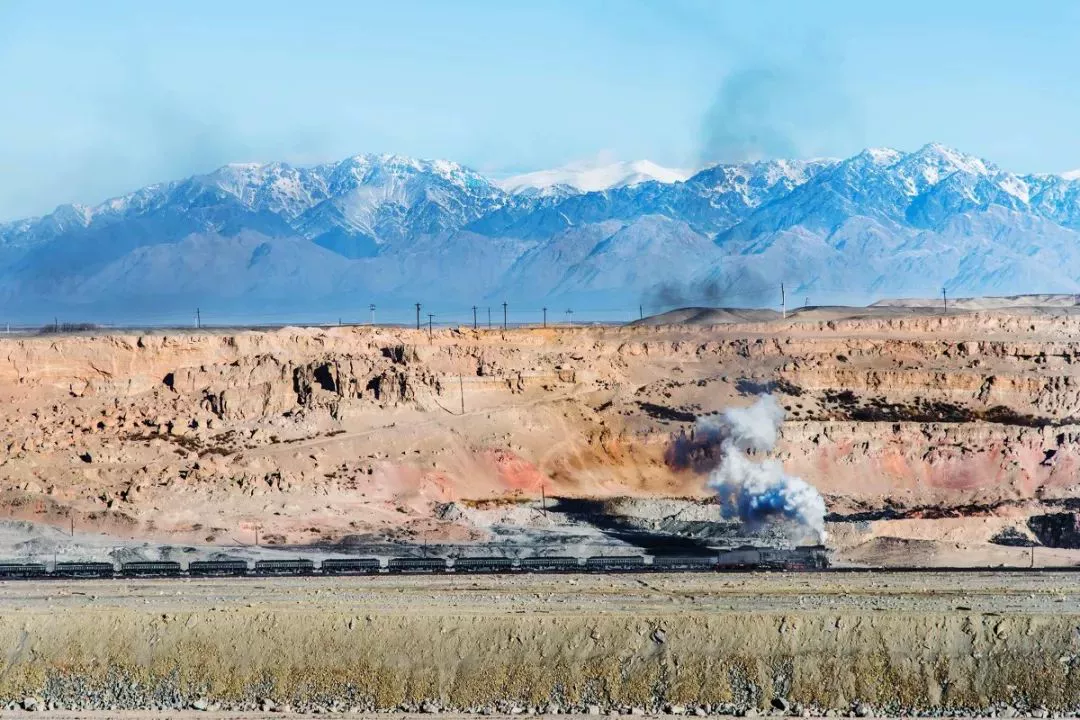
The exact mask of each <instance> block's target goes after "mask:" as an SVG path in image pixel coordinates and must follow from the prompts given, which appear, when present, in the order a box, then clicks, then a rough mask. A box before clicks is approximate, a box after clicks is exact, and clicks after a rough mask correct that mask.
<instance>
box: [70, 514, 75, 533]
mask: <svg viewBox="0 0 1080 720" xmlns="http://www.w3.org/2000/svg"><path fill="white" fill-rule="evenodd" d="M71 537H75V516H74V515H72V516H71Z"/></svg>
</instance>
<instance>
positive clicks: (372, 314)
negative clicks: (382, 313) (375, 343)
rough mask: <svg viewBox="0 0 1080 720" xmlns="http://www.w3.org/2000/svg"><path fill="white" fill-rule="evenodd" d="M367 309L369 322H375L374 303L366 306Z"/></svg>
mask: <svg viewBox="0 0 1080 720" xmlns="http://www.w3.org/2000/svg"><path fill="white" fill-rule="evenodd" d="M367 309H368V310H370V311H371V324H372V325H374V324H375V303H372V304H371V305H368V306H367Z"/></svg>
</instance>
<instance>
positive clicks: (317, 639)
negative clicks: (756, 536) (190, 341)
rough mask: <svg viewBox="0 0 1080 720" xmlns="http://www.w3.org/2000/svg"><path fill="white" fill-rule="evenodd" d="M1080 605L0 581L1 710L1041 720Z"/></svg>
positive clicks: (1044, 582)
mask: <svg viewBox="0 0 1080 720" xmlns="http://www.w3.org/2000/svg"><path fill="white" fill-rule="evenodd" d="M1078 592H1080V591H1078V589H1077V585H1076V582H1075V579H1074V576H1073V575H1072V574H1069V575H1062V574H1055V573H1041V574H1036V573H1030V572H1024V571H1020V572H1016V573H994V572H973V573H965V574H956V573H948V572H944V573H931V572H914V573H901V574H897V573H892V574H883V573H857V574H827V575H823V574H785V573H773V574H768V573H759V574H753V575H715V574H709V573H706V574H689V575H662V574H655V575H613V576H568V575H560V576H535V575H533V576H491V577H483V578H475V577H473V578H461V577H442V578H430V577H426V578H400V577H397V578H395V577H379V578H338V579H335V578H306V579H305V578H296V579H269V580H263V579H247V580H241V581H237V580H235V579H232V580H220V581H219V580H212V581H211V580H208V581H187V582H182V583H178V582H169V581H141V582H134V583H125V582H115V581H85V582H78V583H70V582H54V583H48V584H45V585H42V584H35V583H3V584H0V605H2V606H3V607H4V612H3V613H2V614H0V645H2V646H3V647H5V648H7V649H8V653H7V655H6V656H5V660H4V666H3V673H2V674H0V699H2V700H3V701H4V702H9V703H10V704H11V706H12V707H13V708H14V707H15V706H19V705H22V704H24V701H27V700H28V701H29V704H30V705H32V706H35V707H38V708H40V709H41V710H45V709H47V708H49V707H50V706H51V707H52V708H53V710H54V711H56V710H58V709H63V710H64V711H65V712H71V711H80V712H83V711H86V710H97V711H99V712H101V711H108V710H109V709H110V708H113V709H114V710H125V709H127V710H141V711H143V712H144V713H146V712H151V713H153V712H160V713H170V712H177V711H182V710H191V709H199V710H205V711H207V712H215V711H216V712H219V713H258V712H259V711H268V710H276V711H279V712H294V713H295V712H306V713H313V712H319V713H330V712H337V713H343V714H350V713H372V712H379V711H385V710H395V711H398V712H405V713H407V712H413V713H423V714H432V713H436V712H447V713H459V714H460V713H468V714H476V713H481V714H503V715H518V714H524V713H529V714H537V713H547V714H554V713H570V712H574V713H578V714H601V713H603V714H608V713H611V712H617V713H620V714H625V715H640V714H650V715H655V714H664V713H668V714H688V715H709V714H717V715H734V714H754V713H769V712H774V713H778V714H783V715H796V716H798V715H803V714H807V715H815V716H820V715H824V714H826V713H829V714H836V713H840V714H844V715H847V714H848V713H854V714H857V715H859V716H867V715H876V714H887V715H898V714H908V715H911V714H915V713H923V712H925V713H931V714H935V715H942V714H945V713H949V714H958V715H963V716H970V715H974V714H983V715H987V714H990V713H995V714H999V715H1000V716H1004V717H1010V716H1013V715H1015V714H1017V713H1025V714H1026V713H1031V714H1034V715H1035V716H1037V717H1039V716H1046V714H1048V713H1050V712H1055V713H1059V712H1065V711H1070V712H1071V711H1076V710H1077V709H1080V674H1078V672H1077V669H1076V668H1077V663H1080V639H1078V633H1077V630H1076V628H1077V626H1078V625H1080V595H1078ZM16 712H17V711H16ZM98 716H99V717H100V716H101V715H98ZM226 716H227V715H226Z"/></svg>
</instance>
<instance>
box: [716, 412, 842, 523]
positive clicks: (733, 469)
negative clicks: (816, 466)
mask: <svg viewBox="0 0 1080 720" xmlns="http://www.w3.org/2000/svg"><path fill="white" fill-rule="evenodd" d="M783 421H784V409H783V408H782V407H780V404H779V403H778V402H777V401H776V398H774V397H773V396H772V395H762V396H761V397H759V398H758V401H757V402H756V403H754V404H753V405H751V406H750V407H748V408H736V409H731V410H726V411H724V413H723V414H722V415H719V416H716V417H709V418H701V419H699V420H698V422H697V428H696V433H697V435H698V439H699V440H705V441H706V442H710V443H711V442H716V443H718V444H719V446H720V463H719V464H718V465H717V466H716V467H715V468H714V469H713V470H712V472H711V473H710V474H709V480H708V487H709V489H711V490H713V491H714V492H715V493H716V494H717V496H718V497H719V499H720V507H721V510H722V512H723V513H724V515H725V517H737V518H739V519H740V520H742V521H743V522H744V523H746V525H748V526H749V527H761V526H762V525H764V524H765V523H767V522H770V521H773V520H784V521H788V522H791V523H795V524H797V525H798V526H800V527H802V528H805V529H806V530H807V531H808V532H809V533H811V534H812V535H813V539H814V540H815V541H816V542H818V543H822V542H824V541H825V536H826V534H825V500H824V499H822V497H821V494H820V493H819V492H818V491H817V490H816V489H815V488H814V487H813V486H812V485H810V484H809V483H807V482H806V481H805V480H803V479H802V478H798V477H795V476H793V475H788V474H787V473H785V472H784V466H783V465H782V464H781V463H780V462H779V461H778V460H773V459H764V460H757V459H755V458H753V457H751V456H749V455H747V451H749V450H753V451H756V452H768V451H769V450H772V449H773V448H774V447H775V446H776V440H777V436H778V433H779V430H780V424H781V423H782V422H783Z"/></svg>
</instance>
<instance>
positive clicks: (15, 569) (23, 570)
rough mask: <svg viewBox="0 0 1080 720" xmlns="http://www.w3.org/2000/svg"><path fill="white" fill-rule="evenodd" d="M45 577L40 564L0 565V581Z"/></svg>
mask: <svg viewBox="0 0 1080 720" xmlns="http://www.w3.org/2000/svg"><path fill="white" fill-rule="evenodd" d="M46 575H47V573H46V571H45V566H44V565H43V564H41V563H0V580H21V579H24V578H40V577H45V576H46Z"/></svg>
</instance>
